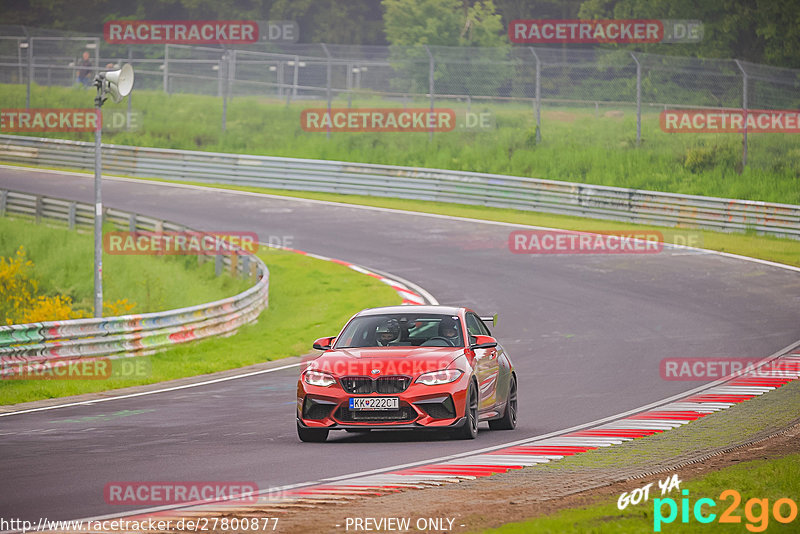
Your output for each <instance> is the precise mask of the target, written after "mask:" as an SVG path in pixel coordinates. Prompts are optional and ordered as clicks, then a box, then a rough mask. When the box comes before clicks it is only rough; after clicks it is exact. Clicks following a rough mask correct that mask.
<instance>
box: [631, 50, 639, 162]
mask: <svg viewBox="0 0 800 534" xmlns="http://www.w3.org/2000/svg"><path fill="white" fill-rule="evenodd" d="M631 57H632V58H633V60H634V61H635V62H636V146H639V143H641V142H642V64H641V63H639V58H637V57H636V54H634V53H633V52H631Z"/></svg>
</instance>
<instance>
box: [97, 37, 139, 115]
mask: <svg viewBox="0 0 800 534" xmlns="http://www.w3.org/2000/svg"><path fill="white" fill-rule="evenodd" d="M98 48H99V46H98ZM128 63H130V64H131V66H133V49H131V47H130V46H128ZM132 98H133V91H131V92H130V93H128V116H127V117H125V119H126V120H127V128H128V129H129V128H130V127H131V99H132Z"/></svg>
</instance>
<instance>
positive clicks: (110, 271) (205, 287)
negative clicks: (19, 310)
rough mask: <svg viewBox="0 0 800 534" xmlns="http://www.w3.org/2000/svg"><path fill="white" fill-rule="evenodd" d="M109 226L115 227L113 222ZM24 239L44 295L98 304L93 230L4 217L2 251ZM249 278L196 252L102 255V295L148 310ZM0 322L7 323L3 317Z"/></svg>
mask: <svg viewBox="0 0 800 534" xmlns="http://www.w3.org/2000/svg"><path fill="white" fill-rule="evenodd" d="M108 229H109V230H111V229H112V228H111V227H109V228H108ZM20 245H23V246H24V247H25V250H26V253H27V258H28V259H29V260H31V261H32V262H33V263H34V270H33V278H34V279H35V280H37V281H38V282H39V287H40V290H41V291H42V292H43V293H44V294H46V295H50V296H52V295H56V294H58V295H64V296H68V297H70V298H71V299H72V301H73V308H74V309H81V310H84V311H87V312H89V313H92V311H93V309H94V299H93V296H92V295H93V287H94V275H93V273H94V260H93V258H94V235H93V234H92V233H91V231H90V230H85V229H84V230H83V231H80V232H76V231H70V230H68V229H67V228H65V227H64V226H59V225H55V224H53V225H51V224H35V223H34V222H32V221H31V220H30V219H24V218H15V219H11V218H4V217H0V256H4V257H9V256H13V255H14V253H15V252H16V250H17V249H18V248H19V246H20ZM251 285H252V283H251V282H249V281H247V280H244V279H240V278H234V277H231V276H228V275H224V276H219V277H217V276H215V275H214V265H213V262H207V263H205V264H203V265H198V263H197V259H196V257H195V256H165V257H160V258H157V257H153V256H130V255H108V254H104V255H103V301H104V302H114V301H116V300H118V299H128V302H129V303H135V304H136V307H135V308H133V310H131V312H130V313H147V312H157V311H163V310H170V309H174V308H182V307H185V306H194V305H196V304H202V303H204V302H211V301H214V300H219V299H223V298H227V297H231V296H233V295H235V294H237V293H241V292H242V291H245V290H246V289H247V288H248V287H250V286H251ZM0 324H5V320H4V318H0Z"/></svg>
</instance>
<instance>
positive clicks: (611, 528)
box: [484, 454, 800, 534]
mask: <svg viewBox="0 0 800 534" xmlns="http://www.w3.org/2000/svg"><path fill="white" fill-rule="evenodd" d="M651 478H653V477H651ZM663 478H666V477H665V476H662V477H661V479H663ZM642 485H644V482H643V483H642ZM728 489H732V490H736V491H738V492H739V494H740V496H741V502H740V504H739V506H738V507H737V508H736V509H735V510H733V511H732V512H733V513H732V516H738V517H740V518H741V523H733V524H730V523H729V524H721V523H719V518H720V515H721V514H722V512H723V511H725V510H726V509H727V508H728V507H729V506H730V505H731V504H732V502H733V501H732V498H731V497H726V498H725V499H721V498H720V494H721V493H722V492H723V491H725V490H728ZM654 490H655V494H654V493H653V491H654ZM681 490H688V491H689V494H688V495H687V496H686V498H688V499H689V501H688V502H689V506H690V507H691V510H689V517H688V521H687V523H682V517H681V506H682V503H681V499H682V498H683V497H684V496H683V495H681V494H680V493H679V492H678V491H677V490H673V491H672V492H671V493H669V494H665V495H664V496H663V497H662V496H661V494H660V490H659V489H658V487H657V485H655V484H654V485H653V487H652V488H651V492H650V499H649V501H648V502H645V503H642V504H639V505H629V506H628V507H627V508H625V509H624V510H619V509H618V508H617V498H618V497H613V498H607V499H604V500H603V502H602V504H596V505H593V506H587V507H583V508H573V509H568V510H562V511H560V512H558V513H555V514H552V515H548V516H544V517H540V518H537V519H533V520H531V521H525V522H520V523H510V524H507V525H504V526H502V527H500V528H498V529H492V530H486V531H484V532H486V533H496V534H518V533H519V534H522V533H525V534H529V533H542V534H545V533H548V534H549V533H554V534H555V533H558V534H562V533H563V534H571V533H575V534H577V533H580V534H585V533H593V534H606V533H608V534H616V533H618V532H626V533H631V534H635V533H652V532H653V531H654V516H655V510H654V505H655V499H658V498H662V499H665V500H666V499H668V498H672V499H674V500H675V503H676V506H677V507H678V515H677V517H676V519H675V520H674V521H673V522H672V523H670V524H662V525H661V532H665V533H672V532H675V533H677V532H715V533H716V532H731V533H737V534H739V533H742V532H759V531H761V530H763V529H761V530H759V528H760V527H762V526H765V527H766V532H797V529H798V526H799V525H800V519H798V518H795V520H794V521H792V522H791V523H788V524H781V523H779V522H778V521H776V520H775V519H774V516H770V517H768V518H766V519H764V518H763V517H762V515H761V511H762V510H761V508H760V507H759V506H758V505H755V506H753V505H751V506H750V512H751V516H750V517H748V516H747V515H746V507H748V506H747V503H748V501H749V500H750V499H768V504H769V512H770V514H771V512H772V507H773V505H774V503H775V501H776V500H778V499H782V498H789V499H792V500H793V501H794V502H795V503H796V504H800V503H798V496H800V454H792V455H789V456H785V457H783V458H780V459H777V460H754V461H749V462H745V463H742V464H741V465H736V466H733V467H727V468H725V469H721V470H719V471H716V472H713V473H710V474H708V475H705V476H703V477H701V478H698V479H695V480H692V481H688V482H684V483H682V484H681ZM701 498H710V499H713V500H714V501H715V502H716V503H717V505H716V507H715V508H714V509H713V510H710V509H709V506H708V505H707V504H706V505H704V506H703V513H704V514H705V515H708V513H709V511H711V512H713V513H716V515H717V517H716V519H715V521H714V522H713V523H710V524H708V525H703V524H701V523H699V522H698V521H697V520H696V519H695V517H694V515H693V513H692V510H693V509H694V504H695V503H696V502H697V500H698V499H701ZM659 508H660V509H661V511H662V516H664V517H666V516H668V515H669V505H666V504H664V505H662V506H659ZM781 513H782V514H783V515H784V516H786V515H788V513H789V507H788V506H787V505H786V504H784V505H783V506H782V512H781ZM747 525H751V526H750V527H748V526H747Z"/></svg>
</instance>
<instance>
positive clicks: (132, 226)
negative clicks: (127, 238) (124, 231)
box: [128, 213, 136, 233]
mask: <svg viewBox="0 0 800 534" xmlns="http://www.w3.org/2000/svg"><path fill="white" fill-rule="evenodd" d="M128 231H129V232H131V233H133V232H135V231H136V214H135V213H131V214H130V215H128Z"/></svg>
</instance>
